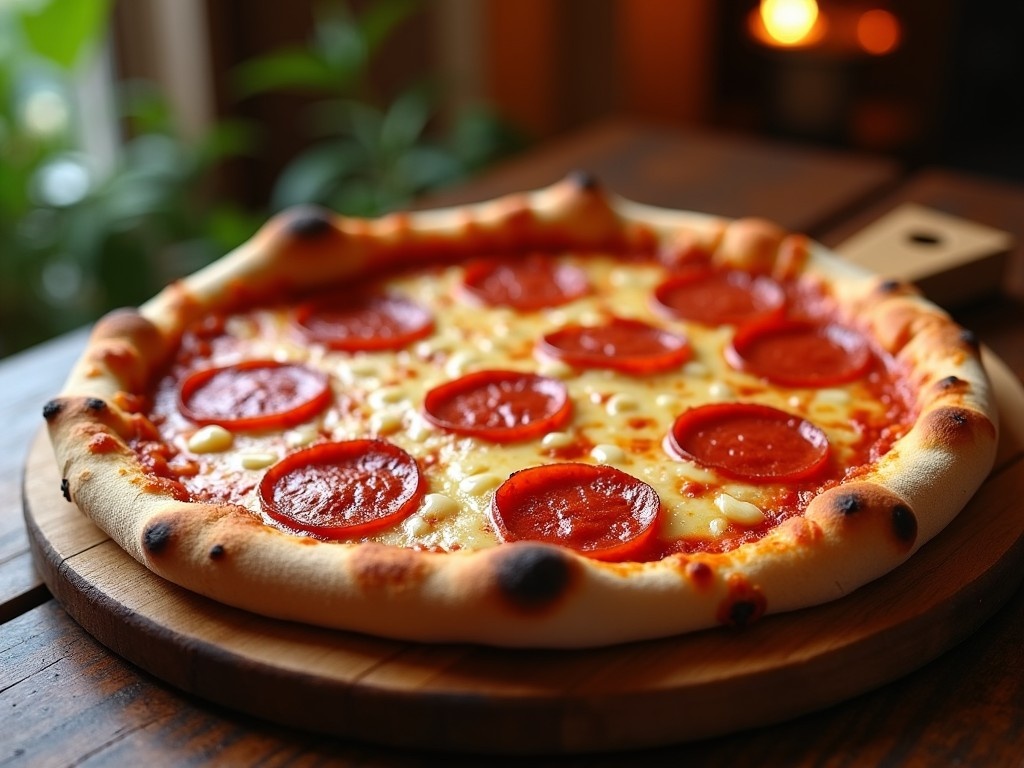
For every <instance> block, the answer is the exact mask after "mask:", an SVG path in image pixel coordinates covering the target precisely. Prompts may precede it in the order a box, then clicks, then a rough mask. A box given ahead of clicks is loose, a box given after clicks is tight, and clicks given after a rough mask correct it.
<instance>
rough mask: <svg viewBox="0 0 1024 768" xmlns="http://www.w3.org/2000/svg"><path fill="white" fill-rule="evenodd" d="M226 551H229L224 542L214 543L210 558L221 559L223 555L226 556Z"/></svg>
mask: <svg viewBox="0 0 1024 768" xmlns="http://www.w3.org/2000/svg"><path fill="white" fill-rule="evenodd" d="M226 553H227V550H226V549H224V545H223V544H214V545H213V546H212V547H210V559H211V560H220V559H221V558H222V557H224V555H225V554H226Z"/></svg>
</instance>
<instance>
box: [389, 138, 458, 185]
mask: <svg viewBox="0 0 1024 768" xmlns="http://www.w3.org/2000/svg"><path fill="white" fill-rule="evenodd" d="M395 172H396V175H397V177H398V182H399V183H400V185H401V186H402V187H403V188H404V189H406V190H407V193H408V194H410V195H412V194H415V193H417V192H421V191H423V190H426V189H433V188H436V187H441V186H444V185H445V184H451V183H452V182H454V181H457V180H458V179H459V177H461V176H462V174H463V168H462V164H461V163H460V162H459V160H458V158H457V157H455V156H454V155H453V154H452V153H451V152H449V151H447V150H445V149H442V148H441V147H433V146H427V145H422V144H421V145H418V146H415V147H413V148H412V149H410V150H409V151H408V152H406V153H405V154H403V155H402V156H401V157H400V158H399V159H398V162H397V163H396V166H395Z"/></svg>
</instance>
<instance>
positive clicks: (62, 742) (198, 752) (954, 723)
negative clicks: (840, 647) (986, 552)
mask: <svg viewBox="0 0 1024 768" xmlns="http://www.w3.org/2000/svg"><path fill="white" fill-rule="evenodd" d="M577 168H584V169H587V170H589V171H591V172H593V173H594V174H596V175H597V176H598V177H599V178H600V179H601V180H602V181H604V182H605V183H606V184H607V186H608V187H610V188H611V189H612V190H613V191H615V192H618V193H620V194H622V195H624V196H626V197H630V198H633V199H635V200H638V201H641V202H647V203H652V204H657V205H664V206H668V207H677V208H689V209H694V210H701V211H707V212H710V213H715V214H721V215H726V216H740V215H761V216H766V217H769V218H772V219H775V220H777V221H779V222H780V223H782V224H784V225H785V226H787V227H790V228H793V229H800V230H803V231H806V232H808V233H809V234H811V235H812V236H814V237H816V238H818V239H820V240H822V241H823V242H824V243H826V244H827V245H830V246H835V245H838V244H839V243H841V242H842V241H843V240H845V239H846V238H847V237H848V236H849V235H851V234H853V233H854V232H856V231H857V230H859V229H860V228H861V227H863V226H865V225H866V224H868V223H870V222H871V221H873V220H874V219H876V218H877V217H879V216H880V215H882V214H884V213H885V212H887V211H889V210H891V209H892V208H894V207H895V206H896V205H898V204H900V203H903V202H907V201H913V202H918V203H921V204H925V205H929V206H931V207H934V208H937V209H940V210H945V211H947V212H949V213H953V214H955V215H958V216H962V217H965V218H969V219H973V220H975V221H978V222H980V223H983V224H987V225H989V226H993V227H996V228H999V229H1002V230H1005V231H1008V232H1011V233H1012V234H1013V235H1014V236H1015V238H1016V242H1017V246H1016V249H1015V251H1014V252H1013V254H1012V257H1011V262H1010V268H1009V270H1008V272H1007V275H1006V279H1005V285H1004V290H1003V292H1002V294H1001V295H996V296H993V297H992V298H991V300H987V301H985V302H983V303H982V305H980V306H973V307H969V308H964V309H958V310H957V312H956V314H957V315H958V318H959V319H960V320H961V322H963V323H964V324H965V325H967V326H968V327H971V328H973V329H974V330H975V331H976V332H977V333H978V334H979V336H980V337H981V339H982V340H983V341H984V342H985V343H986V344H987V345H988V346H989V347H991V348H992V349H993V350H994V352H995V353H996V354H997V355H998V356H999V357H1001V358H1002V359H1003V360H1004V361H1005V362H1006V363H1007V364H1008V366H1009V367H1010V368H1011V369H1012V371H1013V372H1014V373H1015V374H1016V375H1017V376H1018V377H1019V378H1021V379H1022V380H1024V187H1019V186H1013V185H1008V184H1004V183H995V182H991V181H987V180H981V179H975V178H968V177H965V176H962V175H957V174H952V173H949V172H945V171H940V170H926V171H923V172H920V173H917V174H914V175H911V176H909V177H905V176H903V175H902V173H901V170H900V168H898V167H897V166H895V165H894V164H892V163H890V162H887V161H882V160H879V159H876V158H869V157H850V156H846V155H838V154H834V153H830V152H823V151H820V150H810V149H805V148H799V147H792V146H780V145H775V144H767V143H762V142H758V141H753V140H750V139H746V138H740V137H725V136H714V135H703V134H698V133H689V132H686V133H683V132H678V131H670V130H664V129H655V128H651V127H647V126H640V125H632V124H628V123H607V124H601V125H598V126H595V127H593V128H591V129H588V130H586V131H583V132H581V133H580V134H578V135H575V136H572V137H569V138H567V139H564V140H562V141H560V142H556V143H554V144H551V145H548V146H545V147H542V148H539V149H537V150H535V151H533V152H531V153H529V154H527V155H526V156H524V157H521V158H519V159H517V160H516V161H515V162H514V163H511V164H509V165H507V166H504V167H500V168H497V169H494V170H493V171H491V172H489V173H488V174H487V175H485V176H483V177H481V178H479V179H477V180H474V181H473V182H471V183H468V184H466V185H464V186H462V187H460V188H459V189H458V190H454V191H452V192H450V193H446V194H445V195H444V196H442V197H439V198H437V199H435V200H432V201H431V202H436V203H438V204H440V203H452V202H460V201H464V200H471V199H481V198H486V197H491V196H494V195H496V194H500V193H503V192H508V191H514V190H519V189H524V188H529V187H536V186H540V185H543V184H546V183H549V182H551V181H553V180H555V179H557V178H559V177H561V176H563V175H564V174H565V173H566V172H567V171H569V170H573V169H577ZM84 338H85V337H84V333H82V332H78V333H73V334H70V335H67V336H64V337H61V338H59V339H56V340H54V341H51V342H48V343H46V344H43V345H41V346H39V347H37V348H35V349H32V350H29V351H27V352H24V353H22V354H19V355H16V356H14V357H12V358H9V359H7V360H5V361H2V362H0V392H2V393H3V398H2V401H0V424H2V425H3V428H2V430H0V622H2V624H0V659H2V660H3V661H2V664H0V764H3V765H7V764H11V765H18V766H21V765H24V766H38V765H70V764H79V763H87V764H89V765H94V764H102V765H138V764H145V763H146V762H147V761H148V762H150V763H152V764H156V765H203V764H218V765H227V764H231V765H236V764H242V765H244V764H252V763H261V764H269V765H278V764H285V763H288V764H291V763H299V764H314V763H317V764H320V763H327V764H335V765H344V766H354V765H388V766H425V765H455V766H461V765H467V766H468V765H478V764H481V762H484V763H486V764H488V765H509V764H513V763H515V764H518V763H519V762H520V761H519V760H513V759H512V758H507V759H501V758H488V759H487V760H485V761H482V760H481V759H480V758H478V757H466V756H458V755H437V754H434V755H429V754H414V753H409V752H399V751H395V750H388V749H385V748H381V747H376V746H368V745H361V744H356V743H348V742H341V741H337V740H333V739H329V738H324V737H320V736H315V735H310V734H307V733H304V732H299V731H292V730H287V729H285V728H282V727H279V726H276V725H273V724H268V723H265V722H260V721H257V720H254V719H252V718H249V717H246V716H244V715H240V714H237V713H234V712H231V711H225V710H222V709H220V708H218V707H216V706H214V705H211V704H208V703H206V702H204V701H200V700H196V699H194V698H192V697H189V696H188V695H185V694H182V693H180V692H178V691H176V690H174V689H172V688H170V687H168V686H167V685H165V684H163V683H162V682H160V681H158V680H156V679H154V678H152V677H150V676H149V675H148V674H146V673H145V672H142V671H140V670H138V669H137V668H135V667H133V666H132V665H131V664H129V663H127V662H125V661H124V660H122V659H120V658H119V657H117V656H116V655H113V654H112V653H111V652H109V651H108V650H107V649H105V648H104V647H103V646H101V645H100V644H99V643H97V642H96V641H95V640H93V639H92V637H90V636H89V635H88V634H86V633H85V632H84V631H83V630H82V629H81V628H80V627H79V626H78V625H77V624H76V623H75V622H74V621H73V620H71V619H70V618H69V617H68V615H67V614H66V613H65V612H64V611H63V609H62V608H61V606H60V605H59V604H58V603H57V602H56V601H55V600H53V599H52V598H51V597H50V595H49V593H48V591H47V590H46V588H45V587H44V585H43V584H42V582H41V580H40V579H39V577H38V576H37V575H36V573H35V571H34V569H33V565H32V561H31V557H30V553H29V547H28V539H27V536H26V532H25V529H24V524H23V520H22V504H21V496H20V488H21V473H22V470H23V467H24V460H25V454H26V451H27V449H28V446H29V443H30V441H31V439H32V438H33V436H34V435H35V434H36V433H37V431H38V429H39V428H40V426H41V423H42V420H41V416H40V409H41V406H42V404H43V403H44V402H45V401H46V400H47V399H48V398H49V397H50V396H51V395H52V394H53V393H55V392H56V391H57V390H58V388H59V387H60V384H61V382H62V381H63V378H64V376H65V374H66V372H67V370H68V367H69V366H70V364H71V362H72V361H73V360H74V358H75V357H76V356H77V354H78V353H79V351H80V349H81V347H82V345H83V343H84ZM737 706H742V703H741V702H737ZM396 727H401V726H400V724H396ZM684 759H685V760H687V761H692V764H699V765H730V766H763V765H848V764H858V765H860V764H870V765H921V766H925V765H937V764H939V765H951V764H963V765H987V766H1000V765H1007V766H1009V765H1015V766H1020V765H1024V591H1022V590H1021V589H1019V588H1018V589H1017V590H1016V592H1015V593H1014V596H1013V597H1012V598H1011V599H1010V600H1009V602H1008V603H1006V604H1005V605H1004V606H1003V608H1002V609H1001V610H999V611H998V612H997V613H996V615H995V616H994V617H993V618H992V619H990V620H989V621H988V622H987V623H986V624H985V625H984V626H982V628H981V629H980V630H978V631H977V632H975V633H974V634H973V635H972V636H971V637H969V638H968V639H967V640H965V641H964V642H963V643H961V644H960V645H959V646H957V647H956V648H954V649H953V650H951V651H950V652H948V653H946V654H945V655H943V656H942V657H940V658H939V659H938V660H937V661H934V662H932V663H930V664H928V665H926V666H925V667H923V668H922V669H920V670H918V671H916V672H913V673H911V674H909V675H908V676H906V677H904V678H902V679H900V680H898V681H896V682H894V683H891V684H889V685H887V686H885V687H883V688H881V689H878V690H875V691H873V692H871V693H868V694H865V695H863V696H860V697H858V698H856V699H854V700H852V701H848V702H845V703H842V704H839V705H837V706H835V707H832V708H831V709H828V710H825V711H822V712H818V713H815V714H811V715H806V716H804V717H801V718H799V719H797V720H794V721H790V722H788V723H785V724H782V725H777V726H773V727H768V728H762V729H759V730H755V731H751V732H746V733H742V734H738V735H734V736H730V737H724V738H719V739H714V740H710V741H704V742H699V743H696V744H688V745H684V746H675V747H666V748H660V749H656V750H649V751H646V752H643V753H641V754H630V755H608V756H604V755H579V756H571V757H564V758H555V757H552V758H544V759H532V760H530V761H529V764H530V765H538V766H545V765H569V766H602V765H632V764H639V763H640V762H641V761H642V762H643V763H645V764H649V765H678V764H681V763H682V761H683V760H684ZM688 764H690V763H688Z"/></svg>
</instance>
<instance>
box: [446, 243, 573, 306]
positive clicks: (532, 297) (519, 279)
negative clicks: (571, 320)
mask: <svg viewBox="0 0 1024 768" xmlns="http://www.w3.org/2000/svg"><path fill="white" fill-rule="evenodd" d="M462 284H463V287H464V288H465V289H466V290H467V291H468V292H469V293H470V295H472V296H474V297H476V298H477V299H478V300H479V301H481V302H483V303H484V304H488V305H490V306H494V307H512V308H514V309H519V310H523V311H530V310H535V309H544V308H546V307H557V306H559V305H561V304H565V303H567V302H570V301H572V300H573V299H578V298H579V297H580V296H584V295H586V294H587V292H589V291H590V281H589V280H588V279H587V275H586V273H584V272H583V270H582V269H580V268H579V267H575V266H573V265H571V264H566V263H564V262H558V261H556V260H555V259H552V258H551V257H549V256H544V255H541V254H530V255H528V256H525V257H522V258H519V259H514V260H513V259H487V260H482V261H476V262H473V263H471V264H469V265H467V266H466V271H465V274H464V275H463V281H462Z"/></svg>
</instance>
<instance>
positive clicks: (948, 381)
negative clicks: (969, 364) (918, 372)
mask: <svg viewBox="0 0 1024 768" xmlns="http://www.w3.org/2000/svg"><path fill="white" fill-rule="evenodd" d="M966 385H967V382H966V381H964V380H963V379H960V378H957V377H956V376H946V377H945V378H942V379H939V380H938V381H937V382H935V386H936V388H938V389H941V390H943V391H946V390H950V389H960V388H962V387H965V386H966Z"/></svg>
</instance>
